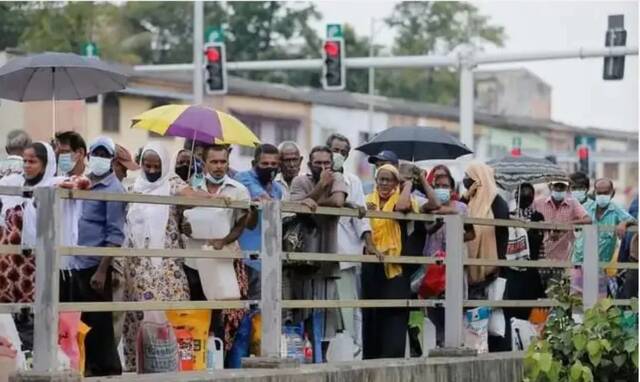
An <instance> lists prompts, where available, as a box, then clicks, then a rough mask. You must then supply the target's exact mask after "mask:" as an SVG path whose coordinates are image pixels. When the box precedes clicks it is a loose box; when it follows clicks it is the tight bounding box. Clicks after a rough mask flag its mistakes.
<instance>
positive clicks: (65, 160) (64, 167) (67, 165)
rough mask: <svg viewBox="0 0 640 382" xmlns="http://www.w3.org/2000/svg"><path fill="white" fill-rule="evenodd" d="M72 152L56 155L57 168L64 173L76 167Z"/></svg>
mask: <svg viewBox="0 0 640 382" xmlns="http://www.w3.org/2000/svg"><path fill="white" fill-rule="evenodd" d="M72 155H73V154H71V153H65V154H60V156H59V157H58V170H60V172H61V173H62V174H64V175H66V174H68V173H70V172H71V170H73V168H74V167H76V162H75V161H74V160H73V159H72V158H71V156H72Z"/></svg>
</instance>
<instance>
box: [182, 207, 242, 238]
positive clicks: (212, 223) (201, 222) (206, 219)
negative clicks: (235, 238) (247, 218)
mask: <svg viewBox="0 0 640 382" xmlns="http://www.w3.org/2000/svg"><path fill="white" fill-rule="evenodd" d="M232 213H233V210H231V209H228V208H212V207H196V208H192V209H190V210H186V211H184V217H185V218H186V219H187V221H188V222H189V223H190V224H191V237H192V238H194V239H220V238H223V237H225V236H227V235H228V234H229V231H230V230H231V225H230V224H231V214H232Z"/></svg>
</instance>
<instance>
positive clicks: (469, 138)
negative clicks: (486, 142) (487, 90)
mask: <svg viewBox="0 0 640 382" xmlns="http://www.w3.org/2000/svg"><path fill="white" fill-rule="evenodd" d="M472 58H473V52H472V51H471V50H466V51H464V52H463V53H461V54H460V69H459V70H460V140H461V141H462V143H464V144H465V145H467V147H468V148H469V149H471V150H472V151H475V147H474V145H473V138H474V137H473V124H474V122H473V103H474V97H473V61H472Z"/></svg>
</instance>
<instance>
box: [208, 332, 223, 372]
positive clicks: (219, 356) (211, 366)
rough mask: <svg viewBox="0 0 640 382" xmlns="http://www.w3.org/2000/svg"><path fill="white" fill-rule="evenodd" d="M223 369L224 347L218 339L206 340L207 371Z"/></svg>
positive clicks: (210, 337)
mask: <svg viewBox="0 0 640 382" xmlns="http://www.w3.org/2000/svg"><path fill="white" fill-rule="evenodd" d="M222 369H224V345H223V343H222V340H221V339H220V338H218V337H214V336H209V339H207V370H222Z"/></svg>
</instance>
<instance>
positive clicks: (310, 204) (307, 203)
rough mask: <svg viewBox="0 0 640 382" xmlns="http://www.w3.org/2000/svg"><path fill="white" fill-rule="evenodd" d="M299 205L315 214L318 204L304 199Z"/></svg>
mask: <svg viewBox="0 0 640 382" xmlns="http://www.w3.org/2000/svg"><path fill="white" fill-rule="evenodd" d="M300 203H301V204H303V205H305V206H307V208H309V209H310V210H311V212H315V211H316V208H318V203H317V202H316V201H315V200H313V199H311V198H306V199H304V200H303V201H301V202H300Z"/></svg>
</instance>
